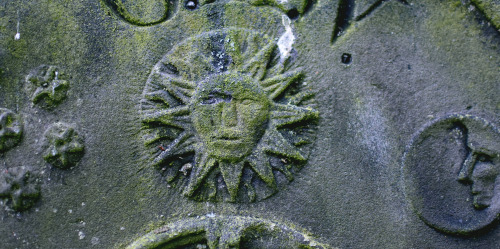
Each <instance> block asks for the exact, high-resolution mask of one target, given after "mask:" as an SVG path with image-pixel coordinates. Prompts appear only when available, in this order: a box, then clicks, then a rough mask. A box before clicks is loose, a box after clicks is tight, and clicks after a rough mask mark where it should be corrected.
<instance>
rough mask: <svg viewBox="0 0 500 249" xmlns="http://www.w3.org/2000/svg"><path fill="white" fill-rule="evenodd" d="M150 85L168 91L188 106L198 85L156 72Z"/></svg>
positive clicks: (151, 77) (151, 78)
mask: <svg viewBox="0 0 500 249" xmlns="http://www.w3.org/2000/svg"><path fill="white" fill-rule="evenodd" d="M148 83H149V84H151V85H156V86H158V87H161V88H163V89H164V90H166V91H168V93H170V94H171V95H172V96H173V97H175V98H177V99H178V100H180V101H181V102H182V103H183V104H188V103H189V101H190V99H191V96H193V93H194V89H195V88H196V83H194V82H191V81H188V80H183V79H181V78H173V77H171V76H170V75H169V74H165V73H160V72H154V73H153V74H152V75H151V76H150V79H149V82H148Z"/></svg>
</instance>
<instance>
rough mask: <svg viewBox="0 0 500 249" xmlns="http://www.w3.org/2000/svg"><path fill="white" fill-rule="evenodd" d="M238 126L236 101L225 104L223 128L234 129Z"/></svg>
mask: <svg viewBox="0 0 500 249" xmlns="http://www.w3.org/2000/svg"><path fill="white" fill-rule="evenodd" d="M237 124H238V111H237V109H236V103H235V101H231V102H229V103H224V105H223V107H222V126H223V127H233V126H236V125H237Z"/></svg>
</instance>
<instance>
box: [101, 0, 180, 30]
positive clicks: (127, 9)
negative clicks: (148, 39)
mask: <svg viewBox="0 0 500 249" xmlns="http://www.w3.org/2000/svg"><path fill="white" fill-rule="evenodd" d="M106 2H107V3H108V5H110V6H111V8H113V10H114V11H116V12H117V14H118V15H120V16H121V17H122V18H123V19H124V20H125V21H127V22H129V23H131V24H135V25H139V26H147V25H153V24H157V23H160V22H163V21H165V20H167V19H168V18H169V17H170V15H171V12H172V10H174V9H175V6H173V5H172V4H170V3H169V1H167V0H148V1H144V0H106Z"/></svg>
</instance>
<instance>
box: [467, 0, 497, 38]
mask: <svg viewBox="0 0 500 249" xmlns="http://www.w3.org/2000/svg"><path fill="white" fill-rule="evenodd" d="M471 1H472V2H473V3H474V4H475V5H476V6H477V7H478V8H479V9H480V10H481V11H482V12H483V13H484V14H485V16H486V18H487V19H488V20H489V21H490V22H491V23H492V24H493V25H494V26H495V27H496V29H497V30H499V31H500V2H498V1H495V0H471Z"/></svg>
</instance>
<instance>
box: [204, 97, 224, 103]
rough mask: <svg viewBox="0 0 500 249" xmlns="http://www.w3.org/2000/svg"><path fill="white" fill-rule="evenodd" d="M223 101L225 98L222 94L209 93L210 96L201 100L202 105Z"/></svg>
mask: <svg viewBox="0 0 500 249" xmlns="http://www.w3.org/2000/svg"><path fill="white" fill-rule="evenodd" d="M223 101H224V99H223V98H222V97H220V96H216V95H208V97H206V98H204V99H203V100H202V101H201V104H202V105H215V104H218V103H220V102H223Z"/></svg>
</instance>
